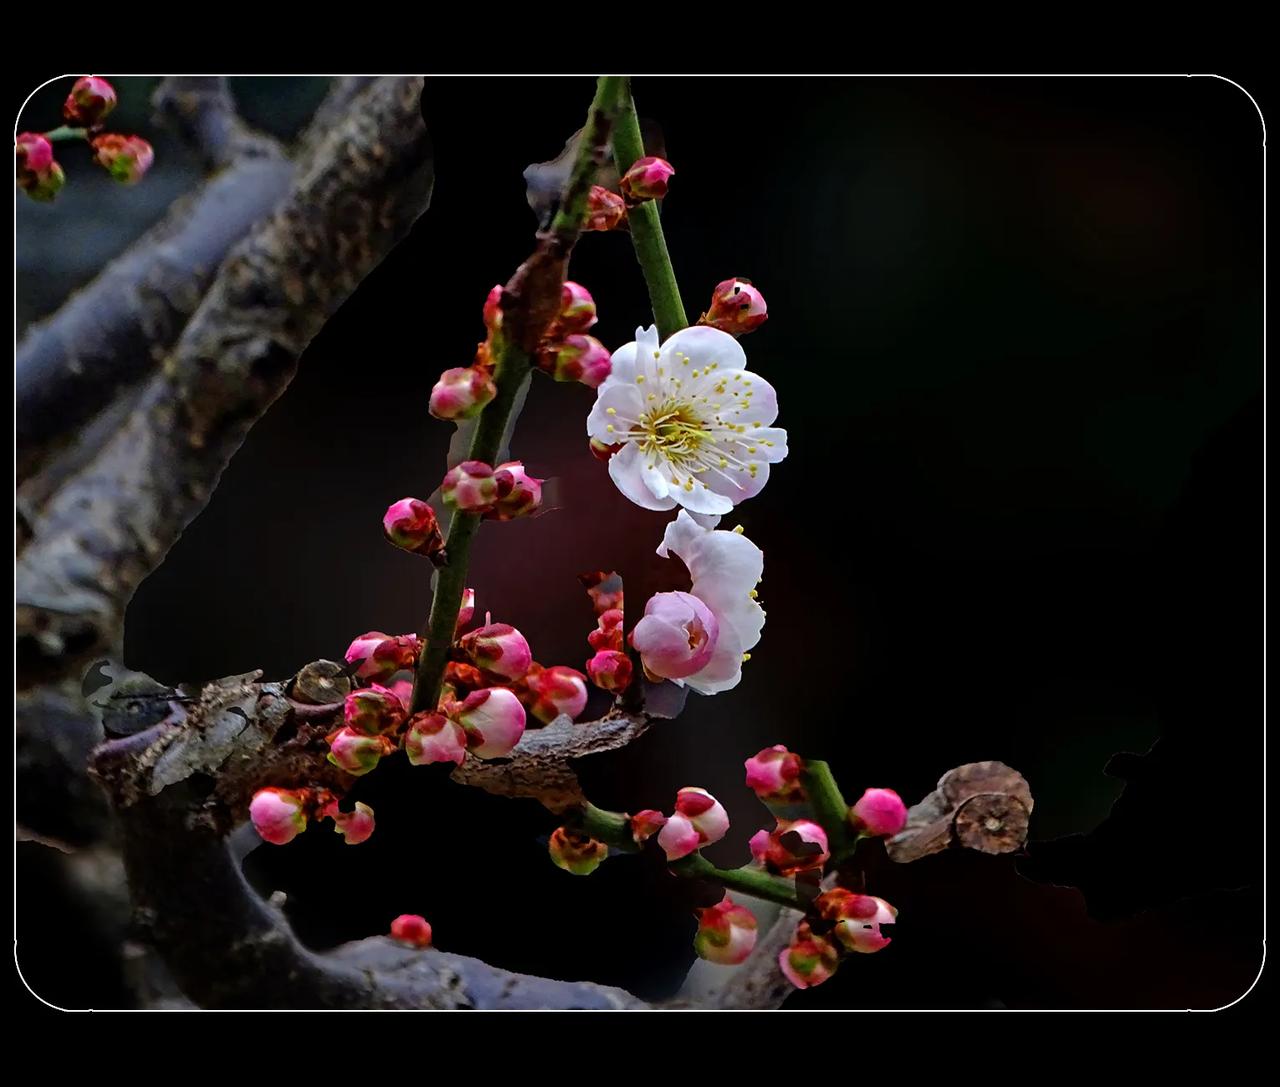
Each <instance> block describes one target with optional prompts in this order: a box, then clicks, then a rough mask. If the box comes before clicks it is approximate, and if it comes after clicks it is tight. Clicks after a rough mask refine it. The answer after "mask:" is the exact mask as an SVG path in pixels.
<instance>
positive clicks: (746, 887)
mask: <svg viewBox="0 0 1280 1087" xmlns="http://www.w3.org/2000/svg"><path fill="white" fill-rule="evenodd" d="M671 871H673V872H675V873H676V874H677V875H680V876H685V877H687V878H689V879H710V880H715V881H716V882H717V883H719V884H721V885H723V886H725V887H727V888H729V890H731V891H741V892H742V893H743V894H746V895H751V896H752V897H754V898H762V899H764V900H765V901H766V902H777V903H778V904H779V905H781V906H789V907H791V908H792V909H793V910H803V909H804V908H805V907H804V903H802V902H801V901H800V896H799V895H797V894H796V885H795V882H794V880H789V879H783V878H782V877H781V876H774V875H770V874H769V873H768V872H766V871H764V869H762V868H756V867H754V866H752V865H747V866H745V867H743V868H717V867H716V866H715V865H714V864H712V863H711V862H710V861H709V860H707V858H706V857H704V856H703V855H702V854H701V853H693V854H691V855H690V856H688V857H682V858H681V859H680V860H678V861H672V862H671Z"/></svg>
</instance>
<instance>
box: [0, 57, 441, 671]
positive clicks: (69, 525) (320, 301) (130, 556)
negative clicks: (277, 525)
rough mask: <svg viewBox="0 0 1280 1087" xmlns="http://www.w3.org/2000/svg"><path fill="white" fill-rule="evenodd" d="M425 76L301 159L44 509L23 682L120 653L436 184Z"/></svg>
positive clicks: (23, 578) (368, 108)
mask: <svg viewBox="0 0 1280 1087" xmlns="http://www.w3.org/2000/svg"><path fill="white" fill-rule="evenodd" d="M420 93H421V80H420V79H409V78H383V79H379V80H377V81H376V82H374V83H373V84H372V85H370V86H369V87H368V88H366V89H365V90H364V92H363V93H361V94H360V95H359V96H358V97H357V98H356V99H355V100H354V101H353V103H352V106H351V112H350V114H349V116H348V118H347V120H346V121H345V122H344V123H343V124H342V125H340V126H338V127H336V128H335V129H334V130H333V131H332V132H331V133H330V134H329V136H328V137H327V138H326V139H324V140H323V141H321V142H319V143H318V144H317V145H316V147H315V148H314V150H313V151H312V152H311V153H310V154H309V155H308V156H306V157H305V158H304V159H303V160H302V161H301V162H299V164H298V169H297V175H296V178H295V181H294V185H293V187H292V189H291V191H290V193H289V196H288V198H287V199H286V200H285V201H284V203H283V205H282V206H281V207H280V208H279V209H278V210H277V211H276V212H275V213H274V214H273V215H272V216H271V217H270V218H269V219H267V220H266V221H265V222H263V223H261V224H259V225H258V226H257V227H256V228H255V229H254V230H253V231H252V232H251V233H250V234H249V236H248V237H247V238H245V239H244V240H243V241H242V242H240V243H239V244H238V245H237V246H236V247H235V249H234V250H233V251H232V253H231V255H230V256H229V257H228V258H227V259H226V261H225V262H224V263H223V265H222V267H221V268H220V270H219V272H218V275H217V278H216V279H215V281H214V283H213V285H212V286H211V287H210V289H209V291H208V294H207V295H206V297H205V299H204V301H203V302H202V303H201V304H200V307H199V308H198V310H197V311H196V312H195V313H194V314H193V316H192V317H191V319H190V321H189V322H188V323H187V326H186V328H185V329H184V331H183V333H182V336H181V338H180V339H179V341H178V343H177V345H176V346H175V348H174V350H173V352H172V354H170V355H169V357H168V358H167V359H166V360H165V364H164V366H163V368H162V371H161V372H160V373H158V374H156V375H155V376H154V377H153V378H151V379H150V381H149V382H148V383H147V385H146V386H145V388H144V389H143V391H142V392H141V394H140V396H139V399H138V402H137V405H136V407H134V409H133V411H132V412H131V413H130V414H129V415H128V417H127V418H126V419H125V420H124V421H123V423H122V425H121V426H120V428H119V429H118V431H117V432H116V433H115V434H113V435H112V436H111V437H110V438H109V439H108V440H107V441H106V442H105V443H104V444H103V446H102V448H101V450H100V451H99V452H98V453H97V454H96V455H95V456H94V457H93V458H92V460H91V462H90V463H89V464H88V465H86V467H85V468H84V469H83V470H82V471H81V472H79V473H78V474H77V475H75V476H74V477H72V478H71V479H69V480H67V482H66V483H65V485H64V486H62V487H61V489H60V490H59V491H58V492H57V493H56V494H54V495H53V496H52V497H51V498H50V499H49V500H48V502H47V503H46V504H45V506H44V508H43V509H41V510H40V512H39V514H38V515H37V516H35V517H34V518H33V519H32V523H31V532H32V535H33V539H32V542H31V543H30V544H29V545H28V546H27V547H26V549H25V550H24V551H23V553H22V555H21V556H20V558H19V562H18V568H17V610H18V622H17V627H18V641H19V657H20V664H19V685H20V686H23V687H25V686H29V685H31V684H34V683H38V682H46V681H49V680H54V679H57V678H60V677H62V676H66V675H70V674H74V673H76V672H78V671H80V670H82V669H83V667H84V665H85V664H86V663H87V662H88V661H89V660H90V659H92V658H93V657H94V656H102V655H109V654H110V651H111V649H112V648H113V647H114V646H115V645H116V643H117V641H118V638H119V631H120V625H121V618H122V616H123V614H124V609H125V607H126V605H127V604H128V601H129V598H130V597H131V596H132V594H133V591H134V590H135V588H136V587H137V585H138V583H139V582H140V581H141V580H142V578H143V577H145V576H146V574H148V573H149V572H150V571H151V570H153V569H154V568H155V567H156V565H158V563H159V562H160V561H161V559H162V558H163V557H164V555H165V553H166V552H167V551H168V549H169V547H170V546H172V544H173V542H174V541H175V540H176V539H177V537H178V535H179V534H180V533H181V532H182V530H183V528H185V526H186V525H187V523H188V522H189V521H190V520H191V519H192V518H193V517H194V516H195V515H196V514H197V513H198V512H199V511H200V509H201V508H203V506H204V504H205V502H206V501H207V500H208V497H209V495H210V493H211V492H212V490H213V488H214V486H215V485H216V484H217V481H218V478H219V477H220V475H221V473H222V470H223V468H224V467H225V466H226V464H227V461H228V460H229V459H230V458H231V456H232V455H233V454H234V452H235V451H236V449H238V448H239V446H240V444H241V442H242V441H243V440H244V436H245V434H246V433H247V431H248V429H249V427H250V426H252V425H253V423H254V422H255V421H256V420H257V419H258V417H259V416H260V415H261V414H262V413H263V412H264V411H265V410H266V409H267V407H268V406H269V405H270V404H271V403H272V401H274V400H275V398H276V397H277V396H279V395H280V393H281V392H283V390H284V388H285V386H286V385H287V384H288V382H289V380H290V378H291V377H292V376H293V371H294V367H295V366H296V364H297V360H298V357H299V356H300V355H301V353H302V351H303V350H304V349H305V348H306V346H307V344H308V343H309V342H310V341H311V339H312V337H314V336H315V335H316V333H317V332H319V331H320V329H321V328H322V327H323V325H324V323H325V321H326V320H327V319H328V318H329V316H330V315H331V314H332V313H333V312H334V311H335V310H336V309H337V308H338V306H339V305H341V303H342V302H343V301H344V300H345V299H346V298H347V297H348V296H349V295H350V294H351V292H352V291H353V290H354V289H355V288H356V286H357V285H358V284H359V283H360V281H361V280H362V279H363V278H364V277H365V276H366V275H367V274H368V273H369V272H370V271H371V270H372V269H373V268H374V267H375V266H376V265H377V264H378V263H379V261H381V259H382V258H383V257H384V256H385V255H386V253H387V252H388V251H389V250H390V249H391V248H392V246H394V245H395V243H396V242H397V241H399V240H400V238H402V237H403V236H404V234H405V233H406V232H407V231H408V229H409V227H410V226H411V225H412V224H413V222H414V220H415V219H416V218H417V217H418V215H420V214H421V212H422V211H423V209H424V208H425V206H426V204H427V201H428V199H429V195H430V191H431V180H432V171H431V161H430V155H429V150H428V141H427V135H426V131H425V128H424V126H423V123H422V118H421V113H420V110H419V96H420Z"/></svg>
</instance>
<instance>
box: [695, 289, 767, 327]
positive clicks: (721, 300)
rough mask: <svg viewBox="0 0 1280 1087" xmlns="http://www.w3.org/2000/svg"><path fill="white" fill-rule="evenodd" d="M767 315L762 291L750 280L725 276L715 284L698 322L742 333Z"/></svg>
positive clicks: (756, 324) (760, 322) (755, 325)
mask: <svg viewBox="0 0 1280 1087" xmlns="http://www.w3.org/2000/svg"><path fill="white" fill-rule="evenodd" d="M768 317H769V314H768V307H767V306H766V305H765V302H764V295H762V294H761V293H760V292H759V291H758V290H756V289H755V287H753V286H752V285H751V280H749V279H726V280H725V281H724V282H723V283H718V284H716V289H715V290H714V291H712V292H711V308H710V309H709V310H707V312H706V313H704V314H703V315H702V319H701V320H700V321H699V322H698V323H699V324H702V325H710V326H711V327H712V328H718V329H719V330H720V331H721V332H728V333H730V334H731V335H733V336H741V335H743V334H744V333H746V332H754V331H755V330H756V329H757V328H759V327H760V326H761V325H762V324H764V323H765V321H766V320H768Z"/></svg>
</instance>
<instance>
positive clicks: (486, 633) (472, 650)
mask: <svg viewBox="0 0 1280 1087" xmlns="http://www.w3.org/2000/svg"><path fill="white" fill-rule="evenodd" d="M458 644H459V646H461V648H462V651H463V652H464V653H466V654H467V656H469V657H470V658H471V660H472V661H473V662H474V663H475V665H476V667H477V668H483V669H484V670H485V671H486V672H492V673H493V674H494V675H496V676H502V678H503V679H520V678H521V677H522V676H523V675H524V674H525V673H526V672H527V671H529V665H530V664H532V663H533V653H532V652H531V651H530V649H529V643H528V642H527V641H526V640H525V636H524V635H523V634H521V633H520V632H519V631H518V630H516V628H515V627H513V626H511V624H510V623H488V624H486V625H485V626H482V627H479V628H478V629H476V630H473V631H472V632H471V633H470V634H464V635H463V636H462V639H461V641H460V642H459V643H458Z"/></svg>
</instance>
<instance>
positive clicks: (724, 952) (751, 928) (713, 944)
mask: <svg viewBox="0 0 1280 1087" xmlns="http://www.w3.org/2000/svg"><path fill="white" fill-rule="evenodd" d="M697 913H698V931H697V934H696V935H695V936H694V937H693V949H694V950H695V951H696V952H697V953H698V958H700V959H706V960H707V962H714V963H718V964H720V965H721V966H738V965H739V964H741V963H744V962H746V961H747V957H748V956H749V955H750V954H751V952H752V951H753V950H754V949H755V946H756V936H757V935H758V933H757V931H756V928H757V925H756V916H755V914H753V913H752V912H751V911H750V910H749V909H747V907H746V906H739V905H738V904H737V903H736V902H734V901H733V899H731V898H730V897H729V895H728V894H727V893H726V894H725V896H724V898H722V899H721V900H720V901H719V902H718V903H717V904H716V905H714V906H711V907H710V908H708V909H705V910H698V911H697Z"/></svg>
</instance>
